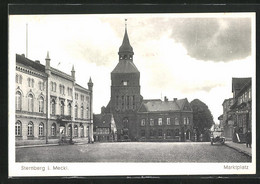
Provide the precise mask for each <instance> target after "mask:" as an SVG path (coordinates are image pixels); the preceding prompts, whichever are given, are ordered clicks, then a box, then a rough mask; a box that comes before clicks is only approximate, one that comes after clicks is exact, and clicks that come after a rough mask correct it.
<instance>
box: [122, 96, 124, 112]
mask: <svg viewBox="0 0 260 184" xmlns="http://www.w3.org/2000/svg"><path fill="white" fill-rule="evenodd" d="M124 102H125V97H124V96H122V109H124Z"/></svg>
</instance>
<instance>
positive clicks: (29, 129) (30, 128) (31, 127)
mask: <svg viewBox="0 0 260 184" xmlns="http://www.w3.org/2000/svg"><path fill="white" fill-rule="evenodd" d="M27 135H28V136H33V122H30V123H29V124H28V134H27Z"/></svg>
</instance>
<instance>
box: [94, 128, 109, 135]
mask: <svg viewBox="0 0 260 184" xmlns="http://www.w3.org/2000/svg"><path fill="white" fill-rule="evenodd" d="M96 134H109V128H97V130H96Z"/></svg>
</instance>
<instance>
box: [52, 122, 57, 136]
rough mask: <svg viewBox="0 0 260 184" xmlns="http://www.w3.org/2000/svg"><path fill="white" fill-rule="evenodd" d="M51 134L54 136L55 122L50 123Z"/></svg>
mask: <svg viewBox="0 0 260 184" xmlns="http://www.w3.org/2000/svg"><path fill="white" fill-rule="evenodd" d="M51 136H56V124H55V123H53V124H52V125H51Z"/></svg>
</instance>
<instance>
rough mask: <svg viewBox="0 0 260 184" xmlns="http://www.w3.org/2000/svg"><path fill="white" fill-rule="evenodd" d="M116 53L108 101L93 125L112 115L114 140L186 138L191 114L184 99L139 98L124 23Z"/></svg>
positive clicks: (136, 75)
mask: <svg viewBox="0 0 260 184" xmlns="http://www.w3.org/2000/svg"><path fill="white" fill-rule="evenodd" d="M118 56H119V62H118V63H117V65H116V67H115V68H114V70H113V71H112V72H111V96H110V101H109V103H108V105H107V106H106V107H104V108H102V113H101V116H102V117H103V118H101V119H99V118H97V119H95V120H97V121H94V124H95V125H94V127H95V126H96V124H99V123H100V122H103V121H104V120H105V119H106V116H108V117H109V116H112V117H113V119H114V121H115V129H116V136H115V137H116V138H115V139H116V140H117V141H163V140H168V141H184V140H188V139H189V140H190V139H191V137H192V131H193V130H192V124H193V117H192V110H191V108H190V105H189V102H188V101H187V99H183V100H177V99H176V100H174V101H171V102H170V101H161V100H143V97H142V95H141V91H140V89H141V86H140V72H139V70H138V69H137V67H136V66H135V64H134V61H133V56H134V52H133V48H132V46H131V45H130V41H129V37H128V33H127V28H126V27H125V34H124V38H123V42H122V45H121V46H120V48H119V52H118ZM99 116H100V115H97V117H99ZM108 119H109V118H108ZM158 123H159V125H158ZM167 123H168V124H167ZM109 126H110V125H107V127H109Z"/></svg>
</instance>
